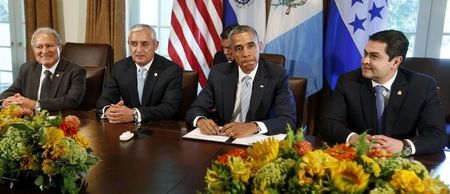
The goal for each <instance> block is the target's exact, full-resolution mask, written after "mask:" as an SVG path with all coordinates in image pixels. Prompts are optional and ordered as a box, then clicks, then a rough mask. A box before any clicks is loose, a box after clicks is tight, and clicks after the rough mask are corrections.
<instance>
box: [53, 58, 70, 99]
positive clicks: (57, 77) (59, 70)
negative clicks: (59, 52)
mask: <svg viewBox="0 0 450 194" xmlns="http://www.w3.org/2000/svg"><path fill="white" fill-rule="evenodd" d="M66 66H67V61H66V60H65V59H64V58H63V57H60V59H59V63H58V67H56V69H55V74H54V75H53V78H52V86H51V89H50V94H49V97H53V98H56V97H57V94H58V88H59V85H61V81H62V79H63V77H64V71H65V69H66Z"/></svg>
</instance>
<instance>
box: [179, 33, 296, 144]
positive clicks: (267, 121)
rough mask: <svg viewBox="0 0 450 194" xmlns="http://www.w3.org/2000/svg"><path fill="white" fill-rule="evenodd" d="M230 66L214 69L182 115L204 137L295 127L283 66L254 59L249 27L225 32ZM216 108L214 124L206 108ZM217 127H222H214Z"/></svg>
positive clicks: (254, 40) (257, 49)
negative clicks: (229, 49)
mask: <svg viewBox="0 0 450 194" xmlns="http://www.w3.org/2000/svg"><path fill="white" fill-rule="evenodd" d="M230 41H231V49H232V54H233V57H234V59H235V62H233V63H231V64H227V63H222V64H218V65H215V66H213V68H212V69H211V72H210V73H209V78H208V82H207V83H206V86H205V88H203V90H202V91H201V93H200V94H199V95H198V97H197V99H196V100H195V101H194V103H193V104H192V106H191V108H190V110H189V111H188V112H187V114H186V120H187V121H188V123H192V125H193V126H195V127H198V128H199V129H200V131H201V132H202V133H203V134H223V135H227V136H230V137H245V136H248V135H251V134H255V133H268V134H277V133H283V132H285V129H286V125H287V124H290V125H291V126H294V124H295V119H296V115H295V102H294V98H293V95H292V92H291V90H290V87H289V83H288V77H287V75H286V72H285V70H284V69H283V67H282V66H280V65H276V64H272V63H267V62H264V61H263V60H259V52H260V50H261V49H262V43H261V42H260V41H259V39H258V35H257V33H256V31H255V30H254V29H253V28H252V27H250V26H237V27H235V28H234V29H233V30H232V31H231V33H230ZM213 108H215V109H216V110H217V121H214V120H212V119H211V110H212V109H213ZM218 125H220V126H222V125H223V128H222V129H219V127H218Z"/></svg>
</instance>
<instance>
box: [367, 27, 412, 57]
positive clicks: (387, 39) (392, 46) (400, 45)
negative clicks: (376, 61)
mask: <svg viewBox="0 0 450 194" xmlns="http://www.w3.org/2000/svg"><path fill="white" fill-rule="evenodd" d="M369 40H371V41H378V42H384V43H386V44H387V46H386V53H387V55H388V56H389V61H390V60H392V59H393V58H394V57H396V56H402V57H403V61H405V59H406V53H407V52H408V46H409V41H408V38H406V36H405V34H403V32H401V31H398V30H383V31H379V32H377V33H375V34H372V35H371V36H370V37H369Z"/></svg>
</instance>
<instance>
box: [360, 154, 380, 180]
mask: <svg viewBox="0 0 450 194" xmlns="http://www.w3.org/2000/svg"><path fill="white" fill-rule="evenodd" d="M361 159H362V161H363V162H364V164H365V165H367V166H369V167H370V169H371V170H372V172H373V175H375V177H378V176H380V173H381V168H380V165H378V163H377V162H375V160H373V159H372V158H369V157H368V156H367V155H365V154H363V155H362V156H361Z"/></svg>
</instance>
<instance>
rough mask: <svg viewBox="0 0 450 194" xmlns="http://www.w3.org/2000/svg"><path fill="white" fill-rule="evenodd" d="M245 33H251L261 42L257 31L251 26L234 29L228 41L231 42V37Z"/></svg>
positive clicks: (240, 26)
mask: <svg viewBox="0 0 450 194" xmlns="http://www.w3.org/2000/svg"><path fill="white" fill-rule="evenodd" d="M244 32H251V33H252V34H253V36H255V37H256V40H257V41H258V42H259V37H258V33H257V32H256V30H255V29H254V28H252V27H251V26H247V25H239V26H236V27H234V28H233V30H231V32H230V34H229V35H228V40H230V41H231V37H232V36H234V35H235V34H240V33H244Z"/></svg>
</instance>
